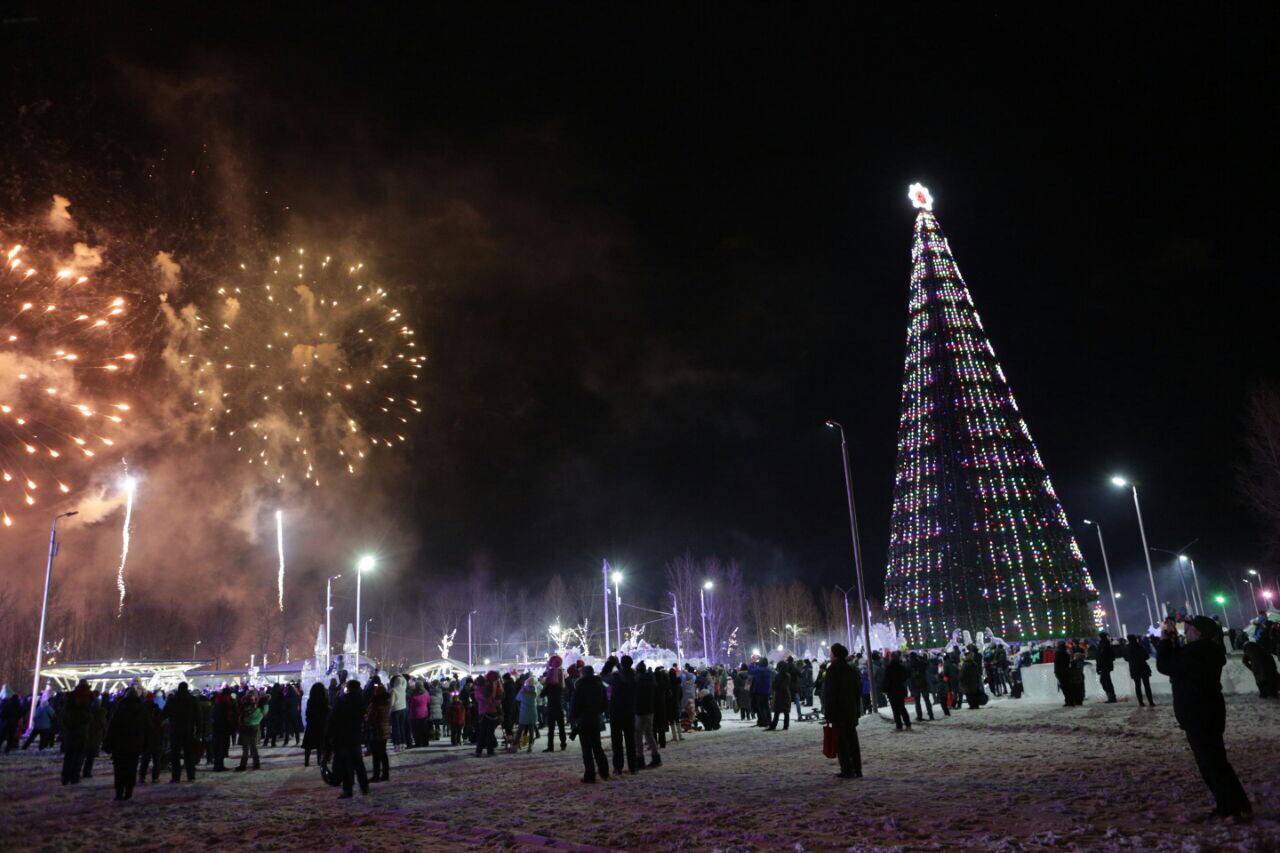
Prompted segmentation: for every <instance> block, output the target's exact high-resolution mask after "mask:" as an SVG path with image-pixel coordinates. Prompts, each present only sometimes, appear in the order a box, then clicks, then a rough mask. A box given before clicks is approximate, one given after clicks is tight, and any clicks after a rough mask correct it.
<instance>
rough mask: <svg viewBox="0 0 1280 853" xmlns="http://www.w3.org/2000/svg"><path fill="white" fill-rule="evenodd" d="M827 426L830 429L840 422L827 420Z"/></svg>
mask: <svg viewBox="0 0 1280 853" xmlns="http://www.w3.org/2000/svg"><path fill="white" fill-rule="evenodd" d="M827 426H828V427H830V428H831V429H835V428H836V427H838V426H840V424H838V423H836V422H835V421H827Z"/></svg>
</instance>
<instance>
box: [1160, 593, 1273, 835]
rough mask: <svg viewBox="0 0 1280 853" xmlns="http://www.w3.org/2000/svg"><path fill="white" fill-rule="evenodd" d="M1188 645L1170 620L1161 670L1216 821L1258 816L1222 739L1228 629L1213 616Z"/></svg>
mask: <svg viewBox="0 0 1280 853" xmlns="http://www.w3.org/2000/svg"><path fill="white" fill-rule="evenodd" d="M1184 631H1185V632H1186V638H1187V643H1186V645H1185V646H1179V645H1178V634H1177V626H1176V625H1175V624H1174V621H1173V620H1172V619H1166V620H1165V623H1164V629H1163V631H1162V632H1161V635H1160V646H1159V648H1158V650H1157V652H1156V669H1158V670H1160V672H1162V673H1164V674H1165V675H1167V676H1169V684H1170V686H1171V687H1172V688H1173V714H1174V717H1175V718H1176V719H1177V721H1178V725H1179V726H1181V727H1182V730H1183V731H1184V732H1185V733H1186V735H1187V744H1188V745H1189V746H1190V747H1191V754H1192V755H1194V756H1195V759H1196V766H1197V767H1198V768H1199V769H1200V775H1201V776H1202V777H1203V778H1204V782H1205V784H1206V785H1207V786H1208V787H1209V791H1210V792H1211V793H1212V794H1213V799H1214V802H1215V807H1214V809H1213V811H1212V812H1211V813H1210V817H1211V818H1222V817H1236V816H1240V815H1248V814H1252V813H1253V806H1252V805H1250V803H1249V797H1248V795H1246V794H1245V792H1244V787H1243V786H1242V785H1241V784H1240V780H1239V778H1237V776H1236V771H1235V769H1234V768H1232V766H1231V762H1230V761H1228V760H1227V748H1226V745H1225V744H1224V743H1223V740H1222V736H1223V733H1224V732H1225V730H1226V725H1227V708H1226V703H1225V702H1224V701H1223V699H1222V668H1223V667H1224V666H1226V664H1227V656H1226V652H1225V650H1224V649H1223V647H1222V628H1220V627H1219V626H1218V623H1217V622H1214V621H1213V620H1212V619H1210V618H1209V617H1208V616H1196V617H1195V618H1194V619H1192V620H1190V621H1189V622H1187V623H1186V625H1185V627H1184Z"/></svg>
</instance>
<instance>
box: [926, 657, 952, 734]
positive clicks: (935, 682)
mask: <svg viewBox="0 0 1280 853" xmlns="http://www.w3.org/2000/svg"><path fill="white" fill-rule="evenodd" d="M941 663H942V660H941V658H938V657H927V656H926V658H925V666H924V678H925V689H926V690H928V691H929V693H930V694H932V695H933V696H934V697H936V699H935V701H936V702H937V704H938V707H939V708H941V709H942V714H943V716H946V717H950V716H951V711H950V710H948V708H947V685H946V682H945V681H943V680H942V673H941V672H939V666H940V664H941ZM929 719H933V717H932V715H930V717H929Z"/></svg>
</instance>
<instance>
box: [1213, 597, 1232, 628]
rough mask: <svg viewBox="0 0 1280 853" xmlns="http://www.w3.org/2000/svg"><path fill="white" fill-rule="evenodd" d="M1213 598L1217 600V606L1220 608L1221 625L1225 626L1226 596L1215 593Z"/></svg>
mask: <svg viewBox="0 0 1280 853" xmlns="http://www.w3.org/2000/svg"><path fill="white" fill-rule="evenodd" d="M1213 600H1214V601H1216V602H1218V606H1219V607H1221V608H1222V627H1223V628H1226V627H1227V622H1228V621H1229V620H1228V619H1227V597H1226V596H1225V595H1215V596H1214V597H1213Z"/></svg>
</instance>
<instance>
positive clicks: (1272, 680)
mask: <svg viewBox="0 0 1280 853" xmlns="http://www.w3.org/2000/svg"><path fill="white" fill-rule="evenodd" d="M1244 665H1245V666H1247V667H1248V668H1249V670H1250V671H1251V672H1252V673H1253V680H1254V682H1255V683H1256V684H1257V685H1258V695H1259V696H1261V697H1262V698H1263V699H1268V698H1274V697H1275V696H1276V695H1277V693H1280V674H1278V673H1277V672H1276V659H1275V658H1273V657H1272V656H1271V652H1269V651H1267V650H1266V649H1264V648H1263V647H1262V644H1261V643H1255V642H1254V641H1253V640H1250V641H1249V642H1247V643H1245V644H1244Z"/></svg>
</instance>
